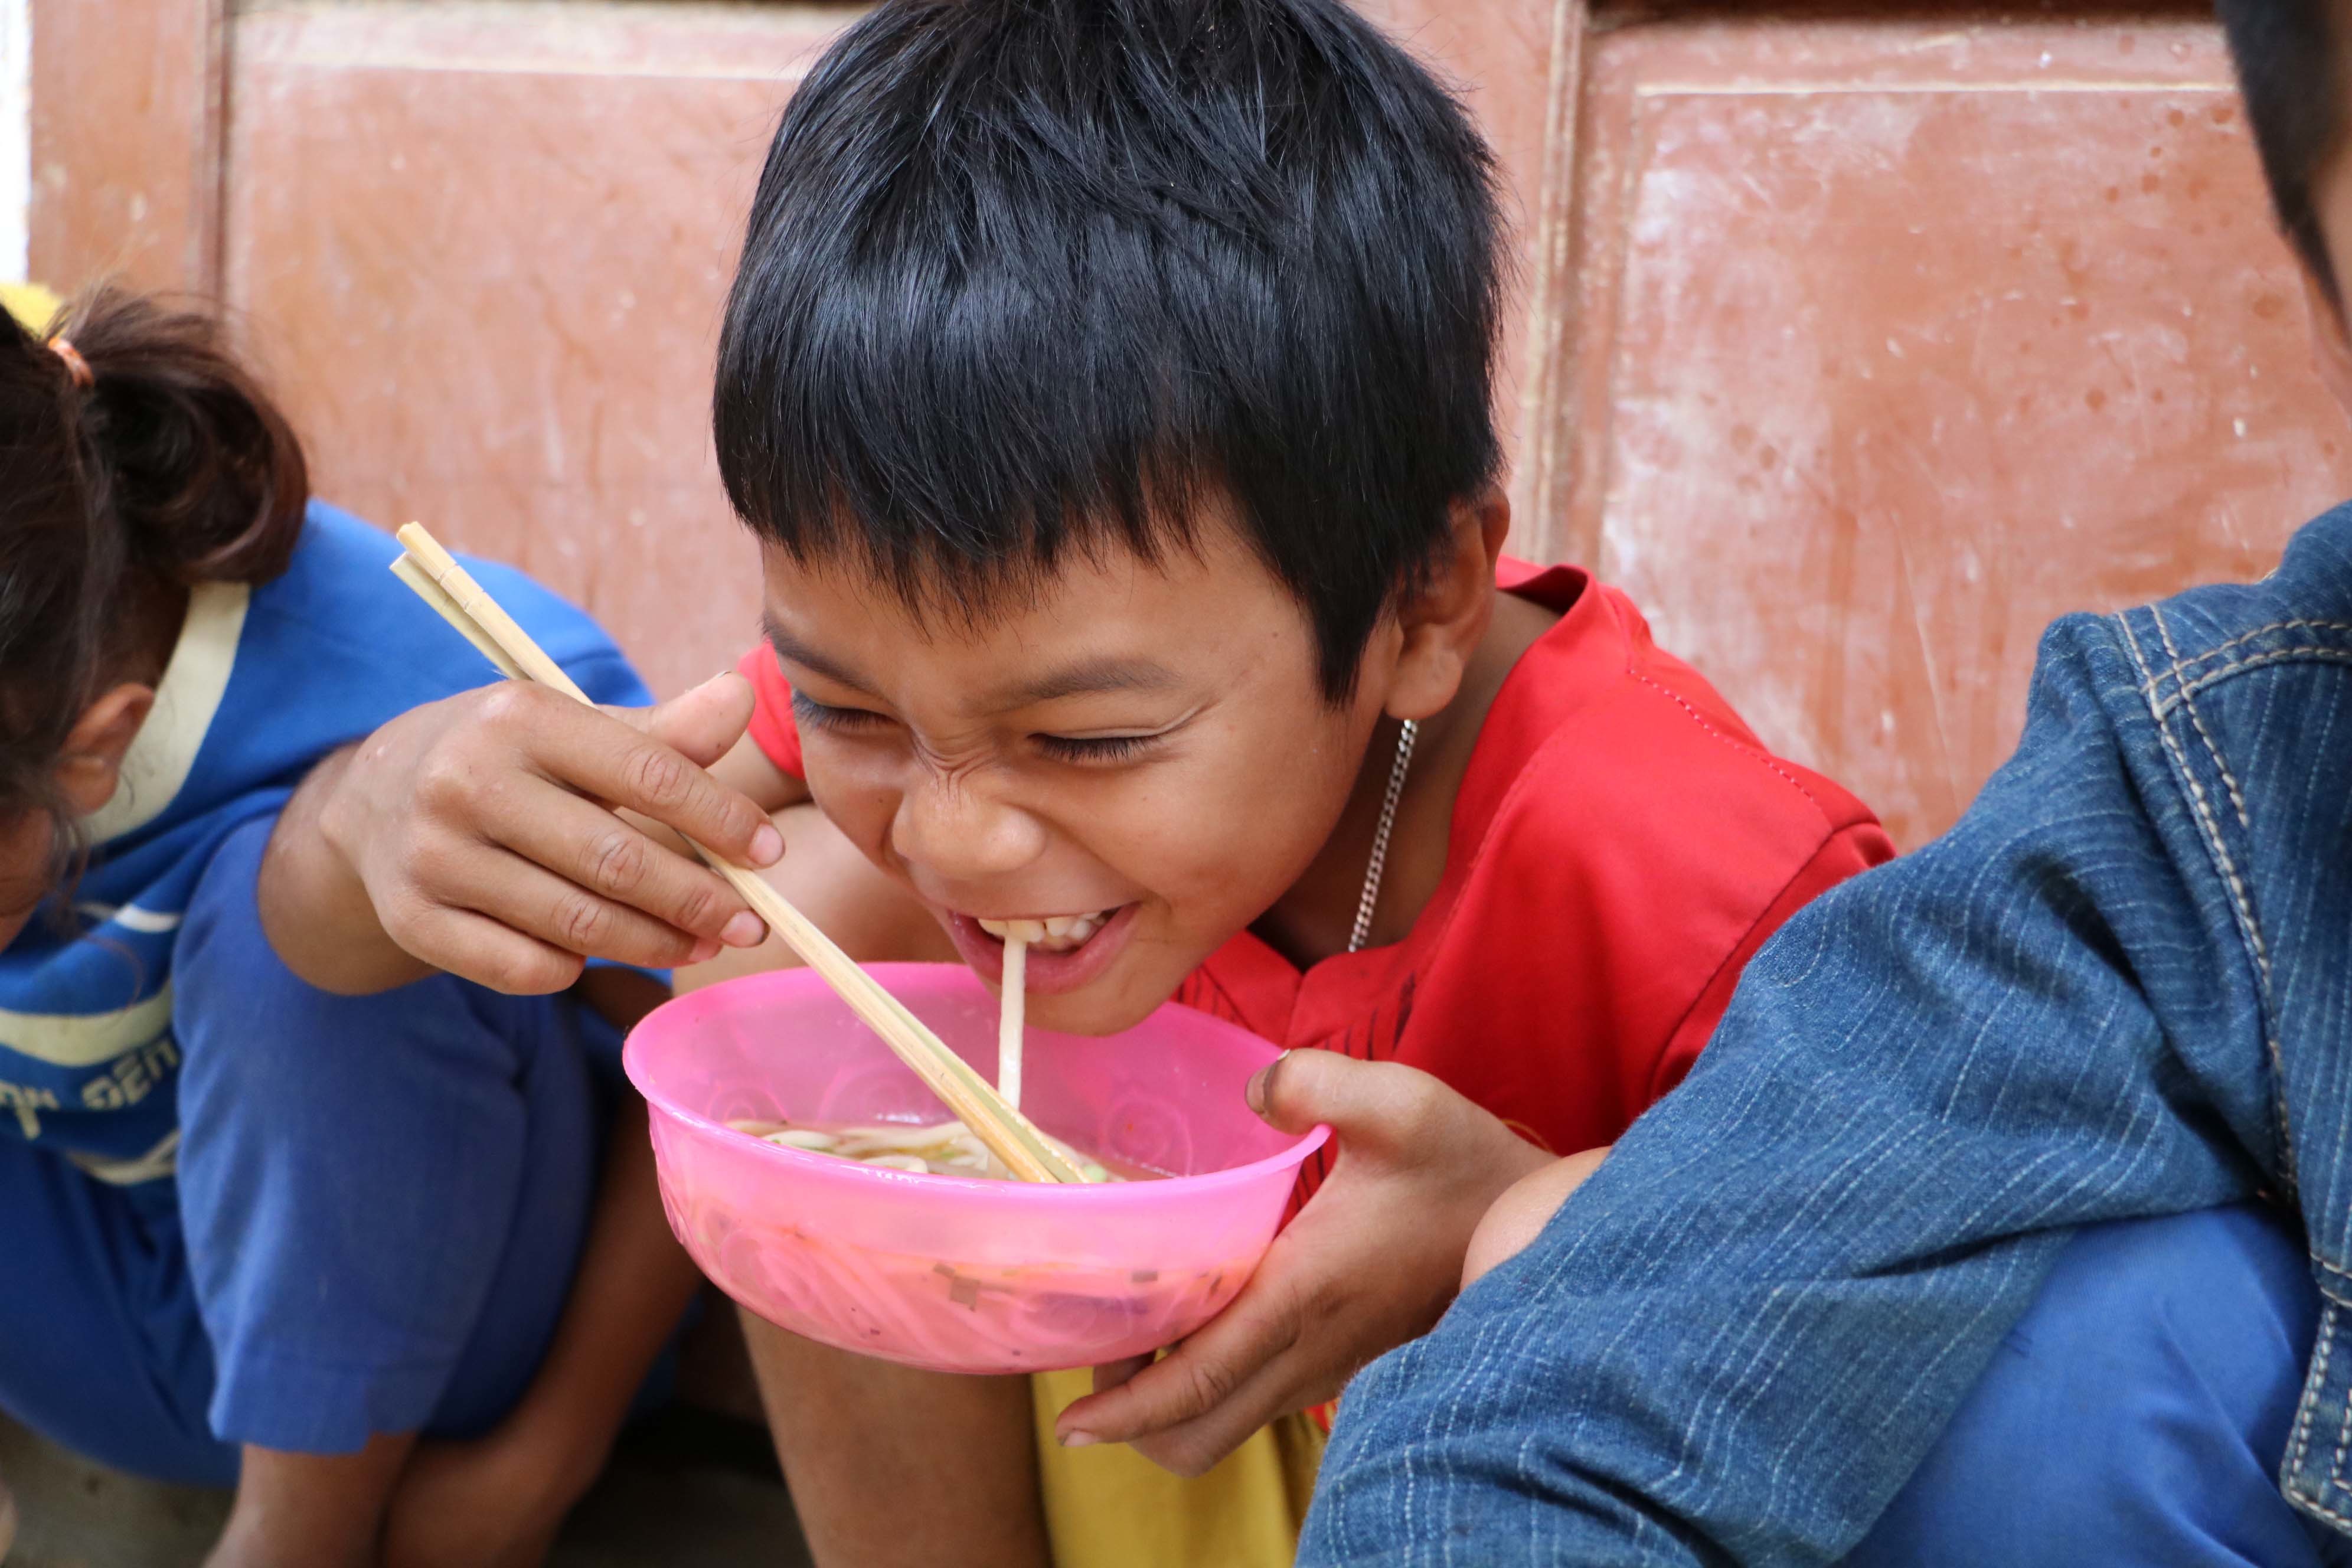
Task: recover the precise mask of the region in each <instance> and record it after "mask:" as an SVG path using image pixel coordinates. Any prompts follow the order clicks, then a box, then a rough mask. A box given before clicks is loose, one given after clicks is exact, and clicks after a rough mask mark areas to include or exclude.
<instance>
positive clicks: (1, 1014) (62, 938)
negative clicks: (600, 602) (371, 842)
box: [0, 502, 652, 1183]
mask: <svg viewBox="0 0 2352 1568" xmlns="http://www.w3.org/2000/svg"><path fill="white" fill-rule="evenodd" d="M399 554H400V546H399V544H398V543H396V542H394V540H393V539H392V538H391V536H390V535H388V534H385V533H383V532H382V531H379V530H377V529H374V528H372V527H370V526H369V525H368V524H366V523H364V522H362V521H359V520H358V519H357V518H354V517H352V516H351V515H350V514H348V513H346V512H341V511H338V510H335V509H333V508H332V507H329V506H325V505H322V504H320V503H318V502H313V503H311V506H310V512H309V515H308V517H307V519H306V520H305V522H304V525H303V530H302V538H301V542H300V543H299V545H298V546H297V547H296V549H295V552H294V559H293V563H292V564H291V565H290V566H289V567H288V568H287V570H286V572H285V574H284V575H282V576H279V577H278V578H276V579H274V580H272V581H270V582H268V583H265V584H261V585H260V586H258V587H250V588H249V587H247V586H246V585H244V584H218V583H215V584H204V585H202V586H200V587H197V588H196V589H194V591H193V592H192V593H191V595H190V596H189V601H188V614H187V621H186V624H185V626H184V628H183V629H182V631H181V633H180V640H179V642H178V644H177V646H176V647H174V648H173V653H172V658H171V662H170V664H169V666H168V667H167V668H166V669H165V671H164V673H163V679H162V680H161V681H160V682H159V683H158V685H157V687H156V694H155V707H154V710H153V711H152V713H150V714H149V716H148V719H147V721H146V723H145V724H143V725H142V726H141V727H140V731H139V733H138V735H137V737H136V738H135V739H134V740H133V741H132V742H131V749H130V751H129V752H128V754H127V755H126V756H125V757H124V759H123V768H122V779H121V784H120V785H119V787H118V788H117V789H116V791H115V794H114V798H113V799H111V800H110V801H109V802H108V803H107V804H106V805H105V807H104V808H103V809H101V810H100V811H99V812H98V813H97V814H96V815H95V816H92V817H90V818H89V820H88V821H87V822H86V823H85V824H84V825H83V826H84V828H85V830H86V831H87V833H88V835H89V840H90V843H91V858H90V865H89V870H88V871H87V873H86V874H85V875H84V876H83V877H82V879H81V880H80V882H79V885H78V886H77V887H76V888H75V889H73V891H72V898H73V900H74V908H73V910H72V911H71V913H70V915H69V916H68V917H67V918H68V919H69V920H70V921H71V925H70V928H68V927H67V926H66V925H65V924H64V922H63V921H60V919H59V918H58V914H57V910H56V908H55V903H56V901H55V900H52V903H51V906H50V907H48V908H45V909H44V910H42V911H41V912H40V913H38V914H37V915H36V916H35V917H34V919H33V921H32V922H31V923H30V924H29V925H27V926H26V929H25V930H24V931H23V932H22V933H21V934H20V935H19V936H18V937H17V938H16V941H15V942H12V943H10V944H9V946H8V948H7V949H6V951H5V952H0V1137H7V1136H16V1137H22V1138H25V1139H27V1140H30V1141H33V1142H37V1143H38V1144H39V1145H40V1146H41V1147H43V1148H48V1149H55V1150H57V1151H58V1152H61V1153H63V1154H66V1155H67V1156H68V1157H69V1158H71V1159H73V1160H74V1161H75V1162H76V1163H78V1164H79V1165H81V1166H82V1167H83V1169H85V1170H87V1171H89V1173H92V1174H93V1175H96V1176H99V1177H100V1179H102V1180H108V1181H114V1182H121V1183H128V1182H134V1181H142V1180H148V1179H152V1178H154V1177H159V1176H163V1175H168V1174H169V1173H171V1169H172V1153H173V1149H174V1147H175V1146H176V1143H177V1141H178V1131H177V1119H176V1115H175V1105H174V1102H175V1100H176V1099H177V1096H176V1095H175V1094H174V1092H173V1074H174V1073H175V1072H176V1070H177V1069H178V1068H179V1065H180V1053H179V1048H178V1047H177V1046H176V1045H175V1044H174V1043H173V1038H172V1032H171V1024H172V948H173V942H174V941H175V939H176V937H177V934H178V931H179V925H180V917H181V914H182V911H184V910H185V909H186V907H187V900H188V897H189V894H190V892H191V891H192V890H193V889H194V887H195V885H196V882H197V879H199V878H200V877H202V875H203V874H204V870H205V865H206V864H207V862H209V861H210V860H211V858H212V856H213V852H214V851H215V849H216V848H218V847H219V846H220V844H221V841H222V840H223V839H224V838H226V837H227V836H228V835H229V833H230V832H231V831H233V830H234V829H235V828H236V827H237V826H240V825H242V824H244V823H247V822H250V821H252V820H253V819H254V818H256V817H261V816H274V815H275V814H276V813H277V812H278V809H279V808H280V807H282V806H283V805H285V804H286V801H287V798H288V797H289V795H292V794H293V793H294V788H295V786H296V785H297V784H299V783H301V781H302V778H303V776H304V775H305V774H307V773H309V772H310V769H311V767H312V766H313V765H315V764H316V763H318V762H319V760H320V758H322V757H324V756H326V755H327V754H328V753H329V752H332V751H334V750H336V749H337V748H338V747H341V746H343V745H346V744H349V743H350V742H353V741H356V740H359V739H360V738H361V737H362V736H364V735H367V734H368V733H370V732H371V731H373V730H375V729H376V728H377V726H379V725H381V724H383V723H384V722H385V721H387V720H390V719H394V718H396V717H398V716H399V715H400V714H402V713H404V712H406V711H407V710H409V709H411V708H415V707H416V706H418V705H419V704H422V703H425V702H431V701H434V700H437V699H440V698H443V697H448V696H452V695H454V694H455V693H457V692H460V691H465V690H469V689H473V688H475V687H478V686H485V685H488V684H489V683H490V682H491V681H494V680H496V679H499V677H498V672H497V671H496V670H495V669H493V668H491V667H490V665H489V663H488V661H487V660H486V659H484V658H483V657H482V655H481V654H480V653H479V652H478V651H477V650H476V649H475V648H474V647H473V646H472V645H471V644H470V643H468V642H467V640H466V639H465V638H464V637H460V636H458V635H457V633H456V632H455V631H453V630H451V629H450V628H449V626H446V624H444V623H443V621H442V620H441V618H440V617H439V616H436V615H435V614H434V613H433V611H432V610H430V609H429V608H427V607H426V606H425V604H424V603H423V602H422V601H421V600H419V599H418V598H417V597H416V595H414V594H412V593H410V592H409V591H408V589H407V588H406V587H404V586H403V585H402V584H401V582H400V580H399V579H398V578H396V577H394V575H393V574H392V573H391V571H390V567H391V565H392V563H393V562H394V560H395V559H397V558H398V556H399ZM467 567H468V569H469V570H471V571H472V572H473V573H474V574H475V575H476V576H477V577H478V578H479V579H480V581H481V583H482V585H483V586H484V587H485V588H487V589H488V590H489V592H490V593H491V594H492V595H494V596H495V597H496V598H497V599H498V601H499V603H500V604H501V605H505V606H506V608H507V610H508V612H509V614H511V615H512V616H514V618H515V619H516V620H517V621H519V622H520V623H521V625H522V626H523V628H524V629H525V630H526V631H528V632H530V635H531V636H532V637H534V638H536V639H537V640H538V641H539V643H540V646H541V647H544V648H546V650H547V652H548V654H549V656H550V657H551V658H553V659H554V660H555V661H556V662H557V663H558V664H560V665H562V667H563V668H565V669H566V670H567V671H569V672H570V673H571V675H572V679H574V680H576V681H578V682H579V683H580V685H581V688H582V689H583V690H585V691H586V692H587V693H588V695H589V696H590V697H592V698H593V699H594V700H597V701H599V702H612V703H624V704H629V705H633V706H635V705H642V704H645V703H647V702H650V701H651V700H652V698H651V696H650V695H649V694H648V693H647V691H646V688H645V686H644V683H643V682H641V681H640V680H639V679H637V675H636V672H635V670H634V669H632V668H630V667H629V663H628V661H627V659H625V658H623V657H622V655H621V651H620V649H619V648H617V647H614V644H613V642H612V639H611V638H609V637H606V636H605V635H604V632H603V630H602V629H600V628H599V627H598V626H597V625H596V623H595V622H593V621H592V620H590V619H589V618H588V616H586V615H585V614H583V612H581V611H579V610H577V609H574V608H573V607H572V605H567V604H565V603H564V602H563V601H562V600H561V599H559V598H557V597H556V596H555V595H553V594H551V593H549V592H548V591H547V590H546V589H544V588H542V587H541V586H540V585H539V584H536V583H533V582H532V581H531V580H530V578H528V577H525V576H524V575H522V574H520V573H519V572H516V571H514V570H512V569H510V568H508V567H504V566H499V565H494V564H491V563H486V562H477V561H471V560H469V561H468V562H467Z"/></svg>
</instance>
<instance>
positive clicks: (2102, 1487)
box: [1852, 1207, 2319, 1568]
mask: <svg viewBox="0 0 2352 1568" xmlns="http://www.w3.org/2000/svg"><path fill="white" fill-rule="evenodd" d="M2316 1317H2317V1292H2316V1289H2315V1286H2314V1285H2313V1283H2312V1280H2311V1277H2310V1272H2309V1264H2308V1262H2307V1259H2306V1258H2305V1253H2304V1248H2303V1246H2302V1243H2301V1240H2300V1238H2299V1237H2298V1236H2297V1234H2296V1232H2295V1231H2294V1227H2293V1226H2292V1225H2291V1224H2290V1223H2288V1222H2286V1221H2284V1220H2282V1219H2281V1218H2279V1217H2278V1216H2276V1215H2271V1214H2268V1213H2265V1212H2263V1211H2259V1210H2256V1209H2253V1208H2250V1207H2240V1208H2229V1209H2213V1210H2208V1211H2205V1212H2202V1213H2198V1214H2189V1215H2178V1216H2173V1217H2168V1218H2164V1219H2156V1220H2141V1221H2132V1222H2126V1223H2124V1224H2118V1225H2110V1226H2096V1227H2094V1228H2092V1229H2089V1230H2086V1231H2084V1232H2083V1233H2082V1234H2081V1235H2079V1236H2078V1237H2075V1239H2074V1242H2073V1243H2071V1244H2070V1245H2069V1246H2068V1247H2067V1248H2066V1249H2065V1250H2064V1251H2063V1253H2062V1254H2061V1255H2060V1257H2059V1260H2058V1263H2057V1265H2056V1267H2055V1268H2053V1270H2052V1272H2051V1276H2050V1278H2049V1279H2048V1280H2047V1281H2046V1282H2045V1283H2044V1285H2043V1287H2042V1292H2041V1294H2040V1295H2039V1296H2038V1297H2037V1298H2036V1299H2035V1300H2034V1303H2033V1305H2032V1308H2031V1309H2029V1310H2028V1311H2027V1313H2026V1316H2025V1317H2024V1319H2023V1320H2022V1321H2020V1322H2019V1324H2018V1325H2017V1327H2016V1328H2015V1329H2014V1330H2012V1331H2011V1333H2010V1335H2009V1337H2008V1338H2007V1339H2006V1340H2005V1341H2004V1342H2002V1345H2001V1347H2000V1351H1999V1352H1996V1354H1995V1356H1994V1359H1993V1362H1992V1364H1991V1365H1990V1366H1989V1367H1988V1368H1987V1369H1986V1371H1985V1373H1984V1375H1983V1377H1982V1378H1981V1379H1980V1380H1979V1383H1978V1384H1977V1386H1976V1388H1975V1389H1974V1390H1973V1391H1972V1392H1971V1393H1970V1394H1969V1398H1968V1399H1967V1400H1966V1401H1965V1402H1964V1403H1963V1405H1961V1407H1960V1409H1959V1411H1958V1414H1957V1415H1955V1416H1954V1417H1953V1420H1952V1423H1951V1425H1950V1426H1949V1427H1948V1428H1947V1429H1946V1431H1945V1433H1944V1435H1943V1436H1942V1437H1941V1439H1940V1440H1939V1441H1938V1442H1937V1446H1936V1447H1935V1448H1934V1449H1933V1450H1931V1451H1930V1453H1929V1455H1928V1457H1927V1460H1926V1461H1925V1462H1924V1463H1923V1464H1922V1465H1921V1466H1920V1468H1919V1469H1918V1471H1917V1472H1916V1474H1915V1475H1914V1476H1913V1477H1912V1479H1911V1481H1910V1483H1909V1484H1908V1485H1907V1486H1906V1488H1905V1489H1904V1490H1903V1491H1902V1493H1900V1494H1899V1495H1898V1496H1897V1498H1896V1499H1895V1503H1894V1504H1893V1506H1892V1507H1891V1508H1890V1509H1889V1510H1888V1511H1887V1513H1886V1515H1885V1518H1883V1519H1882V1520H1881V1521H1879V1523H1878V1525H1877V1527H1876V1528H1875V1529H1874V1531H1872V1533H1871V1535H1870V1537H1869V1538H1868V1540H1867V1541H1866V1542H1864V1547H1863V1549H1862V1550H1861V1551H1859V1552H1856V1554H1855V1555H1854V1557H1853V1559H1852V1563H1853V1564H1855V1565H1856V1568H1877V1565H1879V1564H1890V1565H1891V1564H1895V1563H1902V1564H1905V1565H1906V1568H1936V1565H1937V1564H1942V1563H1951V1564H1955V1565H1957V1564H1959V1563H1982V1562H2000V1563H2013V1564H2017V1565H2019V1568H2031V1565H2032V1564H2037V1563H2051V1564H2053V1565H2054V1564H2058V1563H2069V1564H2071V1563H2084V1562H2151V1563H2153V1562H2161V1563H2175V1564H2179V1565H2180V1568H2198V1565H2200V1564H2204V1563H2215V1564H2220V1563H2243V1562H2248V1561H2252V1562H2259V1563H2279V1564H2291V1563H2315V1562H2317V1561H2319V1559H2318V1558H2317V1557H2316V1556H2315V1546H2314V1542H2313V1540H2312V1537H2311V1534H2310V1531H2309V1530H2308V1529H2307V1528H2306V1527H2305V1524H2304V1523H2303V1521H2302V1520H2301V1518H2300V1516H2298V1515H2296V1514H2295V1513H2294V1511H2293V1510H2291V1509H2290V1508H2289V1506H2288V1504H2287V1503H2286V1501H2285V1500H2284V1497H2283V1496H2281V1495H2280V1493H2279V1490H2278V1486H2277V1474H2278V1467H2279V1459H2280V1456H2281V1454H2282V1452H2283V1451H2284V1445H2285V1441H2286V1436H2287V1430H2288V1427H2289V1426H2290V1425H2291V1423H2292V1421H2293V1418H2294V1405H2295V1402H2296V1399H2297V1397H2298V1394H2299V1393H2300V1389H2301V1385H2302V1380H2303V1370H2304V1364H2305V1359H2306V1357H2307V1355H2308V1352H2309V1351H2310V1347H2311V1339H2312V1333H2313V1331H2314V1327H2315V1322H2316Z"/></svg>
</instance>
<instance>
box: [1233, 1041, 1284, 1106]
mask: <svg viewBox="0 0 2352 1568" xmlns="http://www.w3.org/2000/svg"><path fill="white" fill-rule="evenodd" d="M1288 1055H1290V1053H1289V1052H1288V1051H1285V1052H1283V1053H1282V1056H1279V1057H1276V1058H1274V1060H1272V1061H1270V1062H1268V1063H1266V1064H1265V1066H1264V1067H1262V1068H1258V1069H1257V1071H1255V1072H1254V1073H1252V1074H1251V1075H1250V1080H1249V1087H1248V1088H1247V1089H1244V1090H1242V1098H1243V1099H1244V1100H1247V1101H1249V1108H1250V1109H1251V1110H1255V1111H1256V1112H1257V1113H1258V1114H1259V1115H1260V1116H1264V1115H1265V1086H1266V1085H1267V1084H1269V1083H1271V1082H1272V1081H1273V1080H1274V1069H1275V1068H1278V1067H1280V1066H1281V1065H1282V1062H1283V1058H1284V1057H1287V1056H1288Z"/></svg>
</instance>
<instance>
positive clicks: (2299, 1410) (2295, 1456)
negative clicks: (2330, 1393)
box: [2287, 1301, 2337, 1474]
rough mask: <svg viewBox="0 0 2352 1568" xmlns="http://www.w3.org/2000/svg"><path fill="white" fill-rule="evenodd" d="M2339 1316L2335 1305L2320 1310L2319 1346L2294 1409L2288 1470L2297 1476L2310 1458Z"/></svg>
mask: <svg viewBox="0 0 2352 1568" xmlns="http://www.w3.org/2000/svg"><path fill="white" fill-rule="evenodd" d="M2336 1312H2337V1308H2336V1304H2335V1303H2334V1302H2332V1301H2331V1302H2329V1303H2328V1304H2327V1305H2326V1306H2325V1307H2324V1308H2322V1309H2321V1310H2320V1313H2319V1341H2318V1344H2317V1345H2316V1347H2315V1350H2314V1352H2313V1358H2312V1363H2311V1373H2310V1375H2309V1376H2308V1377H2306V1378H2305V1381H2304V1390H2303V1398H2302V1399H2301V1400H2300V1401H2299V1402H2298V1403H2297V1405H2296V1407H2295V1413H2294V1447H2293V1448H2292V1449H2290V1450H2289V1453H2290V1454H2291V1456H2292V1458H2291V1459H2290V1460H2289V1463H2288V1465H2287V1468H2288V1469H2289V1470H2291V1471H2293V1472H2294V1473H2296V1474H2300V1473H2302V1470H2303V1463H2304V1460H2305V1458H2308V1457H2309V1455H2310V1452H2311V1416H2312V1412H2313V1410H2314V1409H2315V1408H2316V1406H2317V1405H2318V1404H2319V1394H2320V1391H2321V1390H2322V1389H2324V1388H2326V1386H2327V1363H2328V1361H2329V1359H2330V1358H2331V1357H2333V1356H2334V1354H2335V1352H2336V1343H2335V1341H2336V1336H2335V1335H2334V1334H2333V1333H2331V1332H2330V1330H2331V1329H2332V1328H2333V1327H2334V1326H2335V1320H2336Z"/></svg>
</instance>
